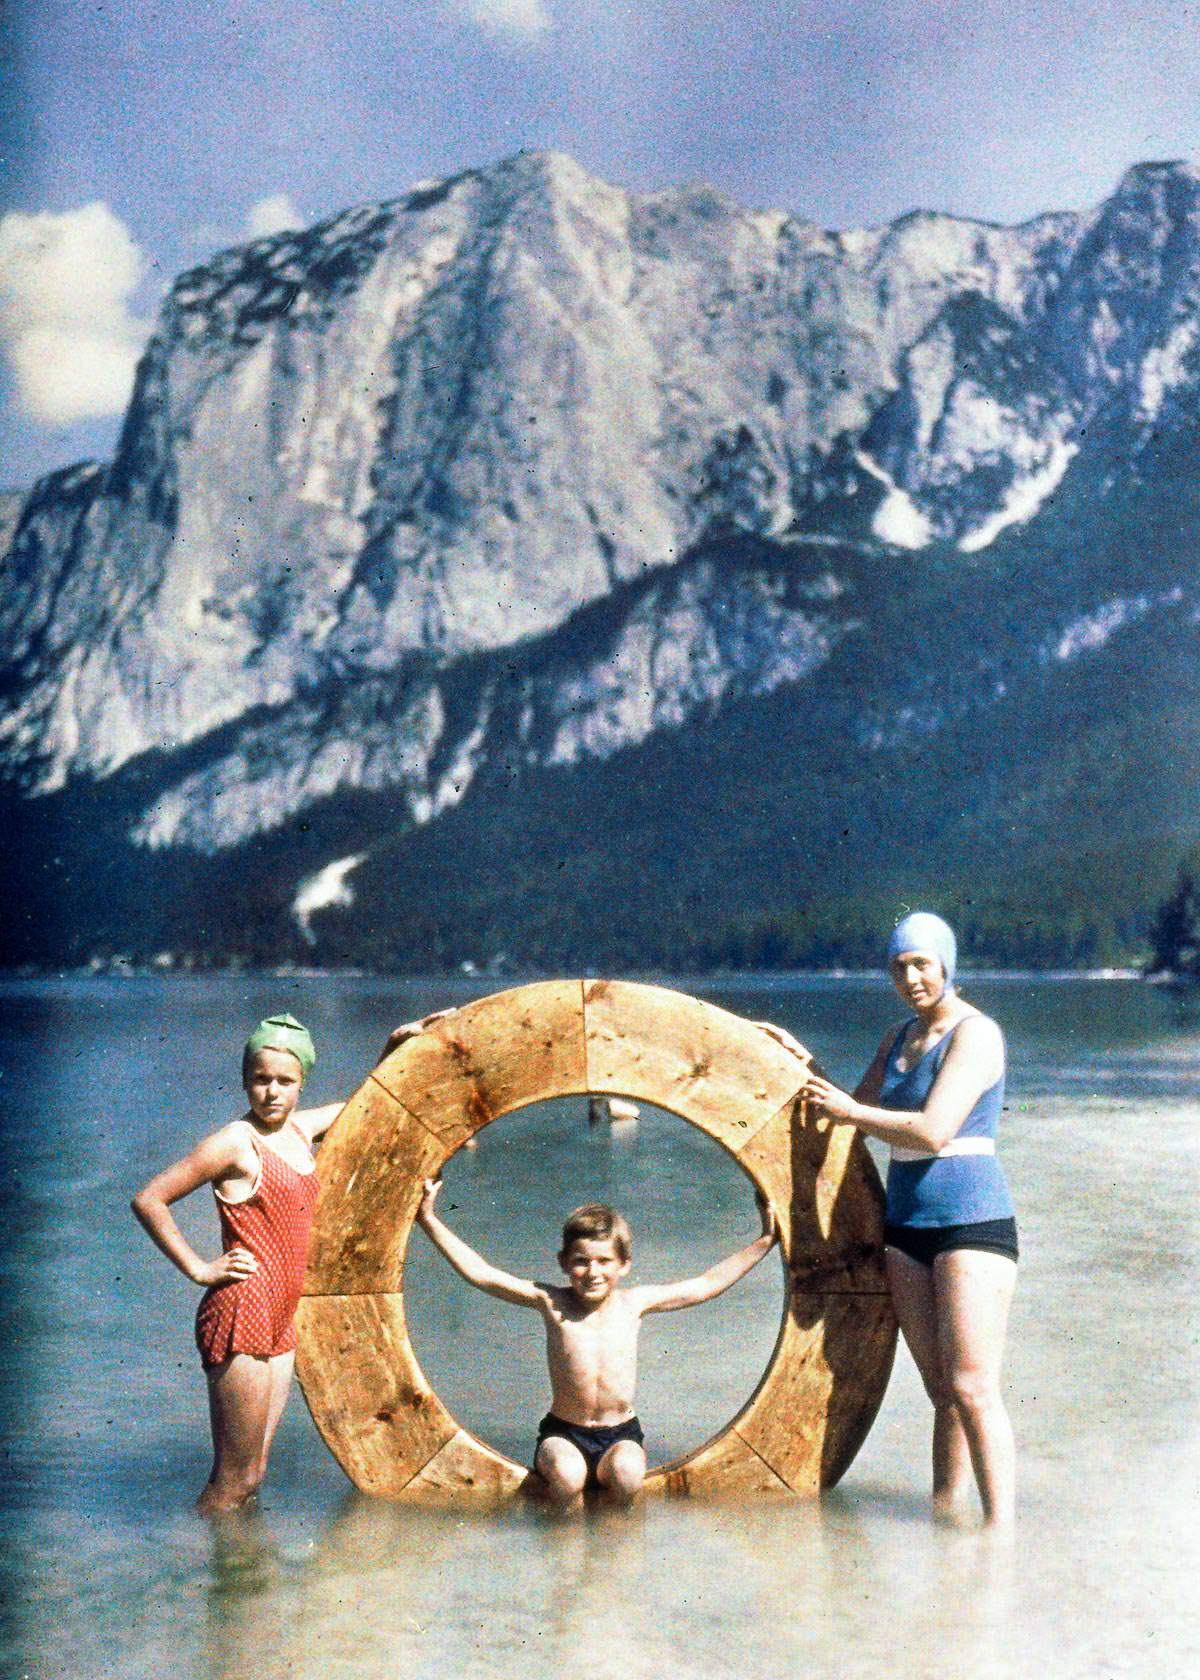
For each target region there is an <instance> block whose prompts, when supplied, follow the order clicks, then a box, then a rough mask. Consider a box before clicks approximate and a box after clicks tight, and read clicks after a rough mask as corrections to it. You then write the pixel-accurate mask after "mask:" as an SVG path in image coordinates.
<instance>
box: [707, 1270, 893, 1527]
mask: <svg viewBox="0 0 1200 1680" xmlns="http://www.w3.org/2000/svg"><path fill="white" fill-rule="evenodd" d="M895 1346H896V1323H895V1318H894V1316H893V1314H892V1308H891V1302H890V1301H889V1300H888V1298H887V1297H886V1296H880V1295H867V1296H862V1295H850V1294H831V1295H811V1294H809V1295H793V1296H792V1298H791V1300H790V1302H789V1305H788V1311H787V1313H786V1315H785V1318H784V1326H783V1333H782V1335H781V1337H780V1341H779V1345H778V1347H777V1348H776V1350H775V1356H774V1358H773V1359H772V1361H771V1364H770V1366H769V1367H768V1370H767V1373H766V1376H765V1377H764V1378H763V1381H762V1383H761V1384H760V1386H759V1388H758V1390H757V1392H756V1393H755V1395H754V1398H753V1399H752V1400H751V1402H750V1405H749V1406H748V1407H747V1408H746V1410H745V1411H744V1412H743V1413H742V1414H741V1415H740V1416H739V1417H738V1418H736V1419H735V1420H734V1424H733V1428H734V1429H735V1430H736V1431H737V1433H738V1434H739V1435H740V1436H742V1438H743V1439H744V1440H745V1441H747V1442H748V1443H749V1445H750V1446H751V1447H753V1448H754V1450H755V1452H757V1453H758V1455H759V1456H760V1457H761V1458H762V1459H763V1460H764V1461H765V1462H766V1463H767V1464H769V1465H770V1466H771V1468H772V1469H773V1470H774V1471H775V1472H776V1474H777V1475H778V1476H779V1478H780V1480H781V1481H784V1482H786V1483H787V1485H788V1487H790V1488H791V1489H792V1491H793V1492H794V1493H800V1494H809V1495H811V1494H815V1493H818V1492H820V1490H821V1489H822V1488H825V1487H832V1486H833V1485H834V1483H835V1482H836V1481H837V1480H838V1478H839V1477H840V1476H841V1475H842V1473H843V1472H844V1470H845V1468H846V1466H847V1465H848V1464H849V1463H850V1461H851V1459H852V1458H853V1456H854V1453H855V1452H856V1451H857V1450H858V1447H859V1446H860V1445H861V1443H862V1442H863V1440H865V1438H866V1435H867V1431H868V1430H869V1428H870V1426H871V1423H872V1422H873V1421H874V1418H875V1414H876V1413H877V1412H878V1410H879V1406H880V1404H881V1402H882V1400H883V1396H884V1392H885V1390H886V1388H887V1383H888V1377H889V1376H890V1374H891V1368H892V1357H893V1354H894V1352H895Z"/></svg>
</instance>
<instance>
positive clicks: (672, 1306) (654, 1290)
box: [629, 1192, 779, 1313]
mask: <svg viewBox="0 0 1200 1680" xmlns="http://www.w3.org/2000/svg"><path fill="white" fill-rule="evenodd" d="M755 1201H756V1202H757V1203H758V1211H759V1215H760V1217H761V1219H762V1235H761V1236H760V1237H756V1238H755V1240H754V1241H753V1242H752V1243H747V1245H746V1247H745V1248H739V1249H738V1251H737V1253H736V1254H730V1255H727V1256H726V1258H725V1259H724V1260H718V1261H717V1263H716V1265H715V1266H710V1267H709V1268H708V1270H707V1271H706V1272H701V1273H700V1276H699V1277H694V1278H683V1279H681V1280H680V1282H679V1283H660V1284H650V1285H644V1286H642V1287H640V1288H637V1289H631V1290H630V1291H629V1294H630V1295H632V1296H635V1297H636V1298H637V1305H638V1307H639V1308H640V1309H641V1311H642V1312H644V1313H651V1312H676V1311H677V1310H678V1309H679V1308H680V1307H697V1306H699V1305H700V1303H701V1301H711V1300H712V1299H713V1297H714V1296H716V1295H722V1294H724V1292H725V1290H727V1289H728V1288H729V1287H730V1285H731V1284H734V1283H736V1282H737V1281H738V1279H739V1278H743V1277H745V1275H746V1273H747V1272H749V1271H752V1270H753V1269H754V1267H755V1266H757V1265H758V1262H759V1261H760V1260H761V1259H762V1258H763V1256H764V1255H767V1254H769V1253H770V1252H771V1250H772V1248H774V1246H775V1244H776V1243H777V1242H778V1240H779V1227H778V1225H777V1224H776V1222H775V1215H774V1214H773V1213H772V1211H771V1207H770V1204H769V1203H768V1202H767V1200H766V1198H765V1197H763V1196H761V1195H759V1194H758V1193H757V1192H756V1193H755Z"/></svg>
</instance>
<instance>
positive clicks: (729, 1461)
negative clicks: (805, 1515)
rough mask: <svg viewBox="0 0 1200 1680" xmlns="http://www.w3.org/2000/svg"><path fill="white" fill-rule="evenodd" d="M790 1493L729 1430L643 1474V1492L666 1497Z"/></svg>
mask: <svg viewBox="0 0 1200 1680" xmlns="http://www.w3.org/2000/svg"><path fill="white" fill-rule="evenodd" d="M790 1492H791V1489H790V1488H789V1487H788V1485H787V1483H786V1482H784V1481H782V1480H781V1479H780V1477H779V1476H777V1475H776V1473H775V1472H774V1470H772V1469H771V1466H770V1465H769V1464H767V1463H765V1462H764V1461H763V1459H762V1458H760V1456H759V1455H758V1453H756V1452H755V1451H754V1449H753V1447H751V1446H750V1445H749V1443H748V1442H746V1441H744V1440H743V1439H742V1438H741V1436H740V1435H738V1434H736V1433H735V1432H734V1431H732V1430H726V1431H725V1432H724V1433H723V1434H722V1435H719V1436H718V1437H717V1438H716V1439H715V1440H713V1441H709V1442H708V1443H707V1444H706V1445H705V1446H703V1447H701V1448H700V1450H699V1451H698V1452H695V1453H692V1454H690V1455H689V1456H688V1457H687V1458H683V1459H679V1460H677V1461H676V1462H674V1463H672V1464H664V1465H661V1466H660V1467H659V1468H658V1469H655V1470H652V1471H651V1472H650V1474H649V1475H648V1476H647V1477H646V1494H647V1495H648V1496H653V1495H655V1494H661V1495H663V1496H664V1497H666V1498H667V1499H695V1498H698V1497H700V1498H704V1499H711V1500H714V1501H719V1500H721V1499H733V1500H741V1499H748V1498H759V1497H761V1496H762V1495H764V1494H775V1495H783V1496H787V1495H788V1494H789V1493H790Z"/></svg>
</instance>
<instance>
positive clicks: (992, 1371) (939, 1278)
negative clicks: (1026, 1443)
mask: <svg viewBox="0 0 1200 1680" xmlns="http://www.w3.org/2000/svg"><path fill="white" fill-rule="evenodd" d="M934 1279H935V1285H936V1293H937V1318H938V1344H939V1347H940V1349H941V1363H942V1369H943V1371H944V1372H945V1375H946V1381H947V1383H948V1384H949V1387H950V1391H951V1394H952V1395H953V1399H954V1406H955V1409H956V1411H957V1413H958V1416H959V1418H960V1419H961V1422H962V1428H963V1432H964V1434H965V1436H966V1441H967V1446H968V1448H969V1450H970V1455H971V1464H972V1466H973V1467H974V1471H975V1481H976V1484H977V1485H978V1488H979V1497H980V1499H981V1500H982V1502H983V1519H984V1522H985V1523H988V1524H989V1525H1000V1524H1006V1523H1009V1522H1011V1521H1012V1516H1013V1507H1014V1504H1015V1498H1016V1449H1015V1447H1014V1444H1013V1432H1012V1424H1011V1423H1010V1422H1009V1417H1008V1413H1007V1411H1006V1410H1005V1407H1004V1397H1003V1394H1002V1392H1001V1387H1000V1367H1001V1362H1002V1360H1003V1357H1004V1337H1005V1333H1006V1331H1007V1329H1008V1309H1009V1306H1010V1305H1011V1302H1012V1297H1013V1289H1014V1288H1015V1286H1016V1281H1017V1268H1016V1264H1015V1262H1014V1261H1012V1260H1009V1259H1007V1258H1006V1257H1005V1256H1004V1255H1003V1254H992V1253H989V1252H986V1251H983V1250H977V1249H968V1248H960V1249H953V1250H952V1251H951V1252H950V1253H949V1254H939V1255H938V1257H937V1260H936V1261H935V1262H934Z"/></svg>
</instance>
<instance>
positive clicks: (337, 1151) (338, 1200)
mask: <svg viewBox="0 0 1200 1680" xmlns="http://www.w3.org/2000/svg"><path fill="white" fill-rule="evenodd" d="M449 1153H450V1151H449V1149H448V1148H447V1145H446V1143H445V1142H444V1141H443V1140H442V1139H441V1138H438V1137H435V1136H434V1134H433V1133H432V1132H430V1131H428V1130H427V1129H426V1128H425V1127H424V1126H423V1125H422V1124H421V1122H420V1121H419V1120H417V1119H416V1118H415V1116H414V1115H413V1114H411V1113H410V1112H409V1110H408V1109H407V1108H406V1107H405V1106H404V1104H403V1103H402V1102H400V1101H399V1100H398V1099H397V1098H396V1097H394V1096H393V1095H392V1094H391V1093H390V1092H389V1091H387V1090H386V1089H385V1088H384V1087H383V1086H382V1085H381V1084H380V1083H379V1082H378V1080H376V1079H375V1078H374V1077H371V1078H369V1079H368V1080H367V1082H366V1083H365V1084H364V1085H362V1086H361V1087H360V1088H359V1090H357V1091H356V1092H355V1093H354V1095H353V1096H352V1097H351V1099H350V1101H349V1102H348V1103H347V1104H346V1106H345V1108H344V1109H343V1110H342V1112H341V1114H340V1115H339V1116H338V1120H337V1124H336V1125H335V1126H334V1127H333V1129H332V1131H331V1132H330V1134H329V1137H328V1141H327V1142H326V1143H325V1144H324V1145H323V1147H322V1149H321V1153H320V1160H319V1163H318V1170H319V1172H320V1176H321V1190H320V1195H319V1197H318V1200H317V1208H316V1214H315V1216H314V1220H313V1230H312V1238H311V1241H310V1243H309V1249H308V1268H307V1271H306V1273H305V1278H304V1293H305V1294H306V1295H373V1294H380V1295H386V1294H392V1293H395V1292H397V1291H399V1290H400V1289H401V1288H402V1287H403V1282H404V1254H405V1250H406V1248H407V1246H408V1235H409V1233H410V1232H411V1230H412V1225H413V1220H414V1218H415V1217H416V1211H417V1205H418V1203H419V1201H420V1199H421V1185H422V1183H423V1182H424V1180H425V1179H426V1178H428V1177H432V1176H434V1175H435V1174H436V1173H438V1172H439V1171H440V1170H441V1168H442V1166H443V1164H444V1163H445V1161H446V1158H447V1156H448V1154H449Z"/></svg>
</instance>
